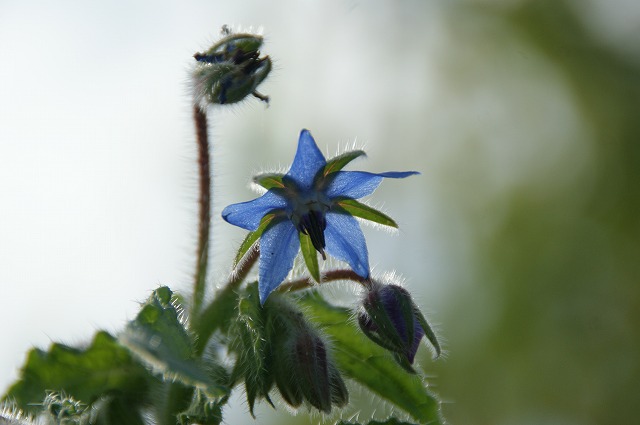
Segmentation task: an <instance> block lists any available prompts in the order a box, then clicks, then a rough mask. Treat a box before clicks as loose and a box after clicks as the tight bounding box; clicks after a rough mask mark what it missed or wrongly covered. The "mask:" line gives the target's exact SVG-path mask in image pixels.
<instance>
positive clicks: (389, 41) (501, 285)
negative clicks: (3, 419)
mask: <svg viewBox="0 0 640 425" xmlns="http://www.w3.org/2000/svg"><path fill="white" fill-rule="evenodd" d="M222 24H243V25H250V24H254V25H263V27H264V33H265V35H266V39H267V41H266V43H267V44H266V46H265V48H264V51H265V53H268V54H270V55H271V56H272V57H273V58H274V59H275V65H276V66H275V72H274V74H273V76H272V77H270V79H269V81H268V82H267V83H266V84H265V85H264V86H263V87H262V88H261V91H263V92H265V93H268V94H269V95H270V96H271V98H272V103H271V106H270V107H269V109H265V108H264V107H263V106H262V105H260V104H258V103H257V102H255V103H252V104H249V105H244V106H241V107H237V108H232V111H231V112H221V113H220V114H219V115H218V116H217V117H216V118H215V119H214V120H213V121H214V126H215V129H214V131H213V135H214V140H215V147H214V149H215V174H216V183H215V184H216V185H217V186H216V188H217V189H216V193H215V196H216V197H215V199H216V201H215V202H216V211H218V212H219V211H220V210H221V209H222V208H223V207H224V205H226V204H227V203H230V202H238V201H241V200H245V199H249V198H250V197H251V196H252V195H251V193H250V192H249V191H248V190H247V189H246V182H247V181H248V179H249V178H250V173H251V171H252V170H253V171H258V170H260V168H261V167H267V168H268V167H270V166H272V165H278V164H282V165H283V166H286V165H287V161H289V160H290V158H291V157H292V153H293V149H294V146H295V142H296V137H297V133H298V132H299V130H300V128H302V127H306V128H309V129H310V130H311V131H312V133H313V134H314V136H315V138H316V140H317V141H318V143H319V145H320V146H327V147H328V151H329V152H330V153H333V152H334V151H335V150H336V149H337V148H338V146H339V145H340V146H345V145H349V144H350V143H351V142H352V141H353V140H354V138H355V137H356V136H357V138H358V139H357V142H356V144H357V145H358V146H362V145H364V146H365V149H367V151H368V153H369V158H370V159H369V160H368V161H366V162H361V163H359V164H357V167H356V168H359V169H360V168H361V169H366V170H372V171H384V170H389V169H398V170H405V169H417V170H419V171H421V172H422V173H423V174H422V176H420V177H417V178H412V179H408V180H407V181H406V182H405V181H403V182H401V183H397V184H396V183H395V182H385V183H384V184H383V185H382V187H381V188H380V189H379V190H378V191H377V192H376V194H374V196H373V197H372V201H373V203H374V204H376V202H378V203H383V202H384V206H385V210H386V211H387V212H388V213H389V214H390V215H392V216H393V217H394V218H397V219H398V222H399V223H400V225H401V230H400V234H399V235H398V236H396V237H390V236H389V235H388V234H385V233H384V232H379V231H375V230H372V229H367V230H366V233H367V237H368V240H369V246H370V247H369V249H370V256H371V261H372V263H373V264H375V265H376V271H377V272H384V271H387V270H391V269H395V270H397V271H398V272H399V273H401V274H402V275H403V276H404V277H406V278H407V287H408V289H409V290H410V291H411V292H412V293H414V294H415V296H416V298H417V299H418V300H419V303H420V304H421V305H422V306H423V307H424V308H425V311H427V312H428V313H429V317H430V319H431V320H432V321H433V322H435V323H437V324H438V328H439V331H440V334H441V336H442V337H443V339H444V340H445V341H446V342H445V347H446V349H447V351H448V354H447V356H446V357H445V358H444V359H442V360H438V361H436V362H432V361H431V360H430V359H429V357H428V352H427V350H426V349H423V350H422V352H421V353H419V354H420V358H419V361H420V364H421V367H422V369H423V370H424V371H425V373H426V374H427V375H428V376H429V377H430V379H429V382H430V384H431V385H432V386H433V389H434V391H435V392H437V393H438V394H439V395H440V396H441V397H442V399H443V400H444V401H445V404H444V413H445V416H446V418H447V419H448V420H449V422H450V423H452V424H478V425H483V424H487V425H488V424H492V425H495V424H498V425H501V424H525V425H528V424H561V425H565V424H566V425H574V424H581V425H595V424H598V425H601V424H612V425H613V424H616V425H624V424H636V423H638V417H639V415H640V407H638V406H640V404H639V403H640V385H639V384H640V338H639V331H638V329H639V328H640V285H639V284H640V279H639V278H640V207H639V204H640V190H639V189H640V184H639V183H640V143H639V142H640V5H639V4H638V3H637V2H634V1H631V0H615V1H606V0H600V1H598V0H588V1H578V0H574V1H569V0H512V1H490V0H485V1H471V0H469V1H418V0H413V1H411V0H406V1H397V2H391V1H388V2H387V1H381V0H379V1H371V2H358V1H330V2H312V1H287V2H258V1H248V2H231V1H226V2H213V1H208V2H205V1H189V2H184V4H181V5H177V4H175V5H174V4H171V3H169V2H160V3H157V2H140V3H135V5H133V4H129V3H126V2H113V3H112V4H110V5H106V4H105V5H96V4H94V5H89V4H87V3H84V2H73V1H67V2H61V3H57V5H56V6H55V7H54V6H51V5H50V4H48V3H47V2H34V5H29V4H28V2H26V3H21V2H12V1H2V2H0V53H2V58H1V59H0V89H1V90H2V93H3V95H2V98H3V100H2V104H1V105H0V112H1V115H0V164H2V167H0V168H1V170H0V177H1V180H0V181H2V182H3V189H2V198H0V199H1V201H0V202H1V203H2V204H1V205H2V213H0V215H1V216H2V217H3V220H2V224H0V231H1V232H0V234H1V235H2V241H1V242H0V254H1V261H2V263H3V268H2V271H0V285H1V287H2V289H3V291H4V292H5V295H4V301H5V303H4V304H9V307H8V308H6V309H3V311H2V312H1V313H0V315H1V316H0V321H1V322H2V323H4V324H5V325H3V327H4V328H5V330H4V332H5V341H8V343H6V344H5V346H6V347H9V348H7V349H5V348H3V350H2V351H3V353H2V356H3V357H2V361H1V362H0V366H1V367H2V371H1V372H0V375H4V376H6V377H5V378H4V380H3V381H1V382H0V384H1V385H2V386H3V387H5V386H6V385H8V384H9V382H10V381H11V380H12V379H14V378H15V373H16V368H17V367H18V366H19V365H20V364H21V362H22V354H21V353H24V352H25V351H26V350H27V348H28V347H29V346H30V345H32V344H36V345H39V346H46V345H47V344H48V341H49V340H51V339H54V340H62V341H64V342H77V341H82V340H88V339H89V338H90V335H91V333H92V332H93V331H92V329H95V328H107V329H109V330H112V331H115V330H117V329H120V328H121V327H122V325H123V324H124V321H125V320H126V319H127V318H131V317H132V316H133V314H135V311H136V308H137V304H136V303H135V300H142V299H144V298H146V296H147V294H148V291H149V290H150V289H152V288H154V287H155V285H158V284H168V285H170V286H172V287H173V288H174V289H181V288H182V289H183V290H186V289H187V288H188V282H189V273H190V272H189V271H190V270H191V265H190V264H191V263H190V261H191V250H192V248H191V246H192V245H193V244H194V241H195V237H194V235H195V177H194V176H195V170H194V169H193V162H192V161H193V158H194V157H195V148H194V147H193V146H192V145H191V143H192V141H193V135H192V132H191V129H190V123H189V106H188V105H189V99H188V95H187V94H186V93H188V84H186V83H185V81H186V78H187V77H186V75H187V73H188V69H189V66H190V55H191V54H192V53H193V52H195V51H196V50H202V49H203V48H206V46H207V44H208V42H209V41H211V40H213V39H215V37H216V36H217V28H219V27H220V26H221V25H222ZM208 36H209V39H207V37H208ZM67 67H68V68H67ZM87 105H88V107H87ZM56 114H59V115H56ZM43 170H44V171H43ZM59 173H67V174H63V175H65V176H67V177H64V178H62V179H61V178H60V177H59V175H60V174H59ZM105 176H106V177H105ZM57 179H61V180H57ZM8 182H11V183H8ZM405 183H406V184H405ZM185 193H186V195H185ZM58 202H61V203H58ZM216 216H217V215H216ZM34 226H35V227H34ZM214 234H215V235H218V237H219V238H221V239H224V238H231V239H232V240H233V241H234V243H236V242H238V241H239V240H240V239H241V238H242V234H241V232H238V231H236V230H235V229H229V228H227V227H226V226H224V225H223V224H222V223H221V220H217V221H215V222H214ZM232 255H233V252H232V249H229V247H228V245H225V244H223V243H222V242H220V241H218V242H217V243H216V246H215V252H214V264H215V265H216V267H217V270H226V267H228V264H229V259H230V258H231V256H232ZM225 274H226V271H223V272H218V273H217V274H215V275H214V276H212V281H214V282H216V281H220V280H222V279H223V278H224V276H225ZM52 288H53V289H52ZM34 291H39V292H34ZM47 291H52V292H51V293H48V292H47ZM34 293H37V294H38V296H36V297H34V296H33V294H34ZM96 299H99V300H100V302H98V303H97V302H96ZM125 304H126V305H125ZM43 318H46V319H47V320H46V321H45V320H42V319H43ZM8 323H21V325H19V326H10V327H8V325H7V324H8ZM352 395H353V399H355V400H357V401H358V402H359V403H360V404H359V406H358V407H356V408H354V409H352V411H351V412H355V413H346V416H347V417H350V416H356V415H357V412H358V411H362V412H363V414H362V417H364V416H365V414H366V412H370V411H375V412H376V415H377V416H378V417H380V418H383V417H385V415H386V414H387V412H388V411H389V410H388V406H385V405H384V404H381V403H379V402H378V401H375V400H374V401H373V402H372V401H371V399H370V398H368V397H367V396H366V395H363V394H360V393H359V392H358V390H354V391H353V393H352ZM232 404H233V407H234V409H235V410H234V412H235V413H231V414H230V416H229V419H228V420H227V423H229V424H235V423H242V420H243V419H238V418H248V416H246V414H245V413H244V412H245V411H246V406H244V405H243V401H242V395H241V394H239V395H238V397H236V399H234V401H233V402H232ZM258 415H259V421H258V422H259V423H266V422H269V421H271V422H272V423H282V420H283V418H286V417H288V414H287V413H286V409H285V408H284V407H279V409H278V411H277V412H275V413H272V411H271V409H270V408H268V407H265V406H262V407H261V408H260V409H259V412H258ZM319 421H321V418H319V417H314V418H312V419H309V418H307V417H305V416H304V415H299V416H297V417H295V418H293V419H291V420H289V422H288V423H291V424H294V423H296V424H308V423H316V422H319Z"/></svg>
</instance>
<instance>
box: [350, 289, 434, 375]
mask: <svg viewBox="0 0 640 425" xmlns="http://www.w3.org/2000/svg"><path fill="white" fill-rule="evenodd" d="M358 324H359V325H360V329H362V331H363V332H364V334H365V335H366V336H367V337H369V339H371V340H372V341H373V342H375V343H376V344H378V345H380V346H381V347H383V348H386V349H387V350H389V351H391V352H392V353H393V354H394V358H395V359H396V361H397V362H398V363H399V364H400V365H401V366H402V367H404V368H405V369H407V370H408V371H410V372H412V373H413V372H414V370H413V368H412V367H411V365H412V364H413V361H414V359H415V355H416V352H417V351H418V347H419V345H420V340H422V337H423V336H425V334H426V336H427V338H428V339H429V341H430V342H431V343H432V344H433V347H434V349H435V351H436V355H437V356H439V355H440V345H439V344H438V341H437V339H436V337H435V334H434V332H433V331H432V330H431V327H430V326H429V324H428V323H427V321H426V319H425V318H424V316H423V315H422V313H421V312H420V310H419V309H418V307H417V306H416V305H415V303H414V302H413V300H412V299H411V295H410V294H409V292H407V290H406V289H404V288H402V287H400V286H397V285H384V286H383V285H380V284H376V285H374V286H373V288H372V289H371V291H370V292H369V293H368V294H367V296H366V298H365V299H364V301H363V303H362V310H361V311H360V312H359V313H358Z"/></svg>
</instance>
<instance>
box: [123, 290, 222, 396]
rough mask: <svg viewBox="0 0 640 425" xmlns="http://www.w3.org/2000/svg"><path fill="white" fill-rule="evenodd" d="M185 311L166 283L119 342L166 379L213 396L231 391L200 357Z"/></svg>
mask: <svg viewBox="0 0 640 425" xmlns="http://www.w3.org/2000/svg"><path fill="white" fill-rule="evenodd" d="M182 314H183V312H182V307H181V306H180V304H179V303H178V298H177V297H176V296H174V295H173V292H172V291H171V290H170V289H169V288H167V287H166V286H164V287H160V288H158V289H156V290H155V291H153V293H152V294H151V296H150V297H149V299H148V300H147V302H146V303H145V304H144V305H143V306H142V309H141V310H140V312H139V313H138V316H137V317H136V318H135V319H134V320H132V321H130V322H129V323H128V325H127V327H126V328H125V330H124V331H123V332H122V333H121V334H120V336H119V341H120V342H121V344H122V345H124V346H125V347H127V348H128V349H129V350H130V351H131V352H132V353H133V354H135V355H136V356H137V357H138V358H139V359H140V360H141V361H142V362H143V363H144V364H145V365H147V366H149V367H150V368H151V369H152V370H153V371H155V372H157V373H160V374H162V375H163V377H165V378H168V379H171V380H175V381H179V382H181V383H183V384H185V385H186V386H193V387H197V388H200V389H203V390H205V391H207V393H208V394H209V395H210V396H211V397H220V396H224V395H226V394H228V392H229V390H228V388H226V387H225V386H224V385H221V384H220V383H217V382H214V381H213V380H212V379H211V378H210V377H209V376H208V374H207V373H206V371H205V369H204V368H203V365H202V364H201V362H200V361H199V360H198V359H197V358H196V356H195V353H194V344H193V337H192V336H191V335H190V333H189V331H188V330H187V329H186V326H185V325H186V324H185V322H184V320H181V316H182Z"/></svg>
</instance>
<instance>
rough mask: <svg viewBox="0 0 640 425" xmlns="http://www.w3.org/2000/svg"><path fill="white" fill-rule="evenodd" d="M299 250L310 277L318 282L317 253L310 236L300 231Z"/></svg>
mask: <svg viewBox="0 0 640 425" xmlns="http://www.w3.org/2000/svg"><path fill="white" fill-rule="evenodd" d="M299 235H300V251H302V257H303V258H304V262H305V264H306V265H307V269H308V270H309V273H310V274H311V277H312V278H313V279H314V280H315V281H316V282H320V266H319V265H318V253H317V251H316V249H315V247H314V246H313V243H312V242H311V237H310V236H309V235H305V234H304V233H302V232H300V233H299Z"/></svg>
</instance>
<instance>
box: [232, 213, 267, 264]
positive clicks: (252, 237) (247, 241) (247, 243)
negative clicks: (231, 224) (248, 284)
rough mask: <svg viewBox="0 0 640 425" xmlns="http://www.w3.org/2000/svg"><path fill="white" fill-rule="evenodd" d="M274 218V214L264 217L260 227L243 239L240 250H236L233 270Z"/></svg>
mask: <svg viewBox="0 0 640 425" xmlns="http://www.w3.org/2000/svg"><path fill="white" fill-rule="evenodd" d="M275 216H276V215H275V214H267V215H265V216H264V217H262V220H260V226H258V228H257V229H256V230H254V231H253V232H249V234H248V235H247V237H245V238H244V240H243V241H242V243H241V244H240V248H238V252H237V254H236V257H235V258H234V260H233V268H234V269H235V268H236V267H238V264H240V262H241V261H242V259H243V258H244V256H245V255H247V253H248V252H249V251H250V250H251V249H252V248H253V246H254V245H255V244H256V242H258V240H259V239H260V236H262V234H263V233H264V231H265V230H266V229H267V227H268V226H269V224H270V223H271V221H272V220H273V219H274V218H275Z"/></svg>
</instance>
